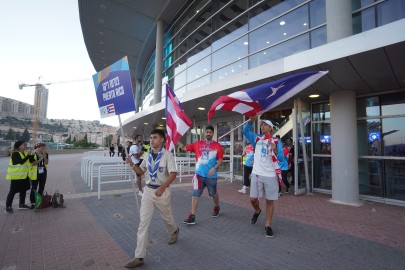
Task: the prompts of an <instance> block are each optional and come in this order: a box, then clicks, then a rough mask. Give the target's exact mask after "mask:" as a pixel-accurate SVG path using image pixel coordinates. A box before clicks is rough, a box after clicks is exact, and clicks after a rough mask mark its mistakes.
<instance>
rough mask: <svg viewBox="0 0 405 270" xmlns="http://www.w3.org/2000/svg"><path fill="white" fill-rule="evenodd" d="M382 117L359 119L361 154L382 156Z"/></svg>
mask: <svg viewBox="0 0 405 270" xmlns="http://www.w3.org/2000/svg"><path fill="white" fill-rule="evenodd" d="M381 137H382V135H381V122H380V119H371V120H359V121H357V143H358V149H359V155H366V156H381Z"/></svg>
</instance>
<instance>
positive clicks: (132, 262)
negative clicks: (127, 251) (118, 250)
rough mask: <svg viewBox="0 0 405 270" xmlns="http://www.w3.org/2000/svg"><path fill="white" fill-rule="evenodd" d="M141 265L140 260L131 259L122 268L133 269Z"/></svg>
mask: <svg viewBox="0 0 405 270" xmlns="http://www.w3.org/2000/svg"><path fill="white" fill-rule="evenodd" d="M142 264H143V259H142V258H133V259H132V260H130V261H128V262H127V263H126V264H125V265H124V266H125V268H135V267H137V266H140V265H142Z"/></svg>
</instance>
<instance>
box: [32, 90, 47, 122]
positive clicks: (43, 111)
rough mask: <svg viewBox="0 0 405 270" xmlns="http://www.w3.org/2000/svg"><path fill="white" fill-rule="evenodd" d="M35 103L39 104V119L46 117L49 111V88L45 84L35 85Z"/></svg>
mask: <svg viewBox="0 0 405 270" xmlns="http://www.w3.org/2000/svg"><path fill="white" fill-rule="evenodd" d="M34 104H36V105H37V106H38V107H37V108H38V117H39V119H46V115H47V111H48V89H47V88H45V86H43V85H38V86H36V87H35V100H34Z"/></svg>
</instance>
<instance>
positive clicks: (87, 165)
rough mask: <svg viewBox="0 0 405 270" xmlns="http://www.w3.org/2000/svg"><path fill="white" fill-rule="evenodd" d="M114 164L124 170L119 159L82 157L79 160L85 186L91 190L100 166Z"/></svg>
mask: <svg viewBox="0 0 405 270" xmlns="http://www.w3.org/2000/svg"><path fill="white" fill-rule="evenodd" d="M103 164H115V165H117V166H120V167H121V168H124V167H125V166H124V162H123V160H122V158H121V157H116V158H115V157H83V158H82V160H81V176H82V178H83V181H84V183H85V184H87V185H88V186H89V187H90V190H93V179H94V178H95V177H96V176H97V173H98V169H99V166H100V165H103Z"/></svg>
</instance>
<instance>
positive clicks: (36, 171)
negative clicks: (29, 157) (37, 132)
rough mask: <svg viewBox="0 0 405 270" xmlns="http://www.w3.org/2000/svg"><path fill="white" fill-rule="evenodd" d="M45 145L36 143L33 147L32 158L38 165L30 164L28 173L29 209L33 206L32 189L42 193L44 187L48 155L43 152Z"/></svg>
mask: <svg viewBox="0 0 405 270" xmlns="http://www.w3.org/2000/svg"><path fill="white" fill-rule="evenodd" d="M45 147H46V144H44V143H37V144H36V145H35V147H34V149H35V152H34V160H37V161H38V165H36V166H31V170H30V174H29V175H28V176H29V178H30V180H31V193H30V201H31V209H33V208H34V207H35V193H34V191H38V193H39V194H41V195H43V193H44V189H45V183H46V176H47V167H48V161H49V159H48V158H49V156H48V153H47V152H45ZM38 186H39V188H38ZM37 189H38V190H37Z"/></svg>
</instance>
